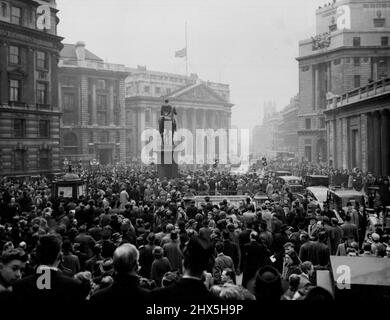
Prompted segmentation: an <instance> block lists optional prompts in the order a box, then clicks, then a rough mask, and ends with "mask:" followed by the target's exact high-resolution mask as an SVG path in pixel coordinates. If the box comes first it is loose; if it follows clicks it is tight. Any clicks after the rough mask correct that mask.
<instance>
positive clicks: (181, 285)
mask: <svg viewBox="0 0 390 320" xmlns="http://www.w3.org/2000/svg"><path fill="white" fill-rule="evenodd" d="M152 299H153V302H154V301H156V302H168V303H169V302H170V303H183V302H184V303H198V302H204V303H211V302H213V301H215V300H216V298H215V297H214V295H213V294H212V293H210V291H208V290H207V288H206V286H205V285H204V283H203V282H202V281H200V280H197V279H189V278H182V279H180V280H179V281H178V283H175V284H173V285H171V286H169V287H165V288H159V289H155V290H154V291H152Z"/></svg>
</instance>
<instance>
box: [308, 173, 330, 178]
mask: <svg viewBox="0 0 390 320" xmlns="http://www.w3.org/2000/svg"><path fill="white" fill-rule="evenodd" d="M306 177H312V178H329V176H323V175H316V174H309V175H307V176H306Z"/></svg>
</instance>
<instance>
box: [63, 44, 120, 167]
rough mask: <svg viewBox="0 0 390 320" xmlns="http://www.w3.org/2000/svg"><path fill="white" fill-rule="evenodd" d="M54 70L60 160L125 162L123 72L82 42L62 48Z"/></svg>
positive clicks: (102, 162)
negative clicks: (58, 102) (57, 87)
mask: <svg viewBox="0 0 390 320" xmlns="http://www.w3.org/2000/svg"><path fill="white" fill-rule="evenodd" d="M59 67H60V69H59V70H60V71H59V72H60V73H59V92H60V94H59V97H60V100H59V101H60V107H61V111H62V118H61V155H62V158H63V159H65V158H66V159H68V160H71V161H77V162H78V161H80V160H82V162H85V163H88V162H89V161H91V160H92V159H96V160H97V161H98V162H99V163H101V164H111V163H116V162H120V161H125V156H126V123H125V78H126V77H127V75H128V72H127V71H126V68H125V67H124V66H123V65H118V64H111V63H105V62H104V61H103V60H102V59H101V58H99V57H98V56H96V55H95V54H93V53H92V52H90V51H89V50H87V49H86V48H85V44H84V43H83V42H77V44H76V45H72V44H65V45H64V48H63V50H62V51H61V59H60V63H59Z"/></svg>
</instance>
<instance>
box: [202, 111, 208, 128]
mask: <svg viewBox="0 0 390 320" xmlns="http://www.w3.org/2000/svg"><path fill="white" fill-rule="evenodd" d="M206 117H207V110H206V109H202V129H208V125H207V119H206Z"/></svg>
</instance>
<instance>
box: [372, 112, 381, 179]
mask: <svg viewBox="0 0 390 320" xmlns="http://www.w3.org/2000/svg"><path fill="white" fill-rule="evenodd" d="M380 126H381V120H380V114H379V112H374V114H373V131H374V155H375V162H374V172H375V174H376V175H379V174H380V173H381V171H382V159H381V158H382V152H381V145H382V143H381V127H380Z"/></svg>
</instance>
